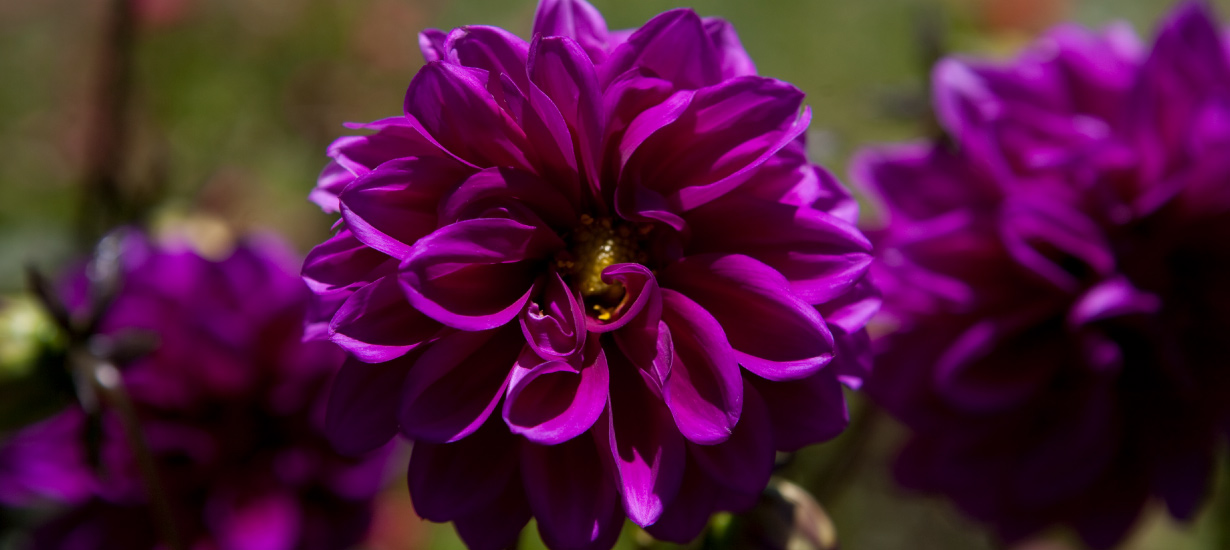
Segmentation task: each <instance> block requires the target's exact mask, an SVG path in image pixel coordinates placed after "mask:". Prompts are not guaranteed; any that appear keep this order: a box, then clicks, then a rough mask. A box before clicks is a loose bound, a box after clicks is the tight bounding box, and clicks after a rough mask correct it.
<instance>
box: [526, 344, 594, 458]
mask: <svg viewBox="0 0 1230 550" xmlns="http://www.w3.org/2000/svg"><path fill="white" fill-rule="evenodd" d="M588 348H589V349H588V350H586V353H585V355H586V357H585V364H584V365H581V367H580V368H578V367H574V366H572V365H570V364H568V363H566V362H564V361H543V360H542V358H540V357H538V356H537V355H536V354H534V352H532V351H530V348H529V347H526V349H525V351H523V352H522V353H521V357H520V358H519V359H518V360H517V364H516V366H515V367H514V368H513V372H512V377H511V379H510V382H509V384H508V396H507V398H506V399H505V400H504V421H505V422H506V423H507V424H508V429H509V430H511V431H512V433H515V434H520V435H523V436H525V438H526V439H529V440H530V441H533V442H535V443H541V444H543V445H555V444H558V443H563V442H564V441H567V440H569V439H572V438H574V437H577V436H579V435H581V434H582V433H584V432H585V431H586V430H589V427H590V426H593V425H594V422H595V421H596V420H598V415H600V414H602V410H603V409H604V408H605V407H606V400H607V387H608V383H607V378H608V373H607V361H606V354H605V353H604V352H603V351H602V346H601V344H599V343H598V341H597V340H596V339H594V340H592V341H591V344H590V345H589V346H588Z"/></svg>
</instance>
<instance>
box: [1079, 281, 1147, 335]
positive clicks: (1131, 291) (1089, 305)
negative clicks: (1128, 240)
mask: <svg viewBox="0 0 1230 550" xmlns="http://www.w3.org/2000/svg"><path fill="white" fill-rule="evenodd" d="M1161 307H1162V301H1161V299H1160V298H1158V297H1157V295H1155V294H1152V293H1149V292H1144V291H1142V290H1139V289H1137V288H1136V287H1134V286H1133V285H1132V283H1131V281H1128V280H1127V278H1126V277H1123V276H1117V277H1114V278H1111V279H1107V280H1105V281H1102V282H1101V283H1098V284H1097V285H1094V286H1093V287H1092V288H1090V289H1089V290H1087V291H1085V293H1084V294H1083V295H1081V297H1080V298H1079V299H1077V301H1076V303H1075V304H1073V305H1072V309H1071V310H1069V311H1068V324H1069V325H1070V326H1074V327H1077V326H1081V325H1085V324H1090V323H1096V322H1098V321H1102V320H1105V319H1110V318H1113V317H1119V316H1123V315H1139V314H1145V315H1148V314H1152V313H1157V311H1158V310H1160V309H1161Z"/></svg>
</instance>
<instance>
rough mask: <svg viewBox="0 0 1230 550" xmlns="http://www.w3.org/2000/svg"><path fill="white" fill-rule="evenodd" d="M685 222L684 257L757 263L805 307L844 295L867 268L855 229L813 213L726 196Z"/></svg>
mask: <svg viewBox="0 0 1230 550" xmlns="http://www.w3.org/2000/svg"><path fill="white" fill-rule="evenodd" d="M685 219H686V220H687V221H688V226H689V227H691V228H692V231H693V233H692V234H693V238H692V241H691V242H689V243H688V249H687V253H688V254H703V253H706V252H725V253H729V254H744V255H747V256H750V257H752V258H755V259H757V260H759V261H761V262H764V263H765V264H768V265H769V267H772V268H773V269H775V270H777V271H778V272H779V273H781V274H782V275H783V276H785V277H786V279H787V280H788V281H790V286H791V288H792V289H793V290H794V293H795V294H796V295H797V296H799V297H800V298H802V299H803V300H804V301H806V302H807V303H809V304H820V303H824V302H827V301H829V300H832V299H834V298H836V297H838V296H841V295H842V294H845V293H846V292H847V291H848V290H850V288H851V287H853V286H854V284H855V283H857V282H859V281H860V280H862V278H863V276H864V275H865V274H866V273H867V270H868V269H869V268H870V267H871V243H870V242H869V241H868V240H867V238H866V237H864V236H863V234H862V232H860V231H859V230H858V228H856V227H855V226H854V225H853V224H850V223H847V222H845V221H843V220H841V219H838V218H836V217H834V216H831V215H829V214H825V213H823V212H820V211H817V210H813V209H811V208H800V207H796V206H790V205H786V204H781V203H778V202H771V201H767V200H762V199H754V198H747V197H740V196H735V195H728V196H726V197H723V198H721V199H718V200H716V201H713V202H711V203H709V204H706V205H704V206H702V207H700V208H698V209H696V210H693V211H691V212H688V214H687V215H686V216H685ZM732 219H739V220H741V221H740V223H739V224H732V223H730V220H732Z"/></svg>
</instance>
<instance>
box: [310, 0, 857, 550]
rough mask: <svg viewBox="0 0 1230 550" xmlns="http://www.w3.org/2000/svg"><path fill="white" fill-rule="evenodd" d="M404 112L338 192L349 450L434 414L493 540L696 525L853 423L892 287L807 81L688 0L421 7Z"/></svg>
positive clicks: (421, 455) (467, 501)
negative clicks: (650, 7)
mask: <svg viewBox="0 0 1230 550" xmlns="http://www.w3.org/2000/svg"><path fill="white" fill-rule="evenodd" d="M420 41H421V45H422V50H423V55H424V57H425V58H426V60H427V64H426V65H425V66H424V67H423V68H422V69H421V70H420V71H419V72H418V74H417V75H416V76H415V77H414V79H413V81H412V82H411V83H410V86H409V89H408V91H407V92H406V101H405V113H404V115H402V116H397V117H393V118H389V119H385V120H381V121H377V122H374V123H371V124H365V125H357V126H355V128H365V129H368V130H370V131H372V133H371V134H370V135H366V136H360V137H345V138H341V139H339V140H338V141H336V142H334V144H333V145H332V146H331V148H330V149H329V153H330V156H331V157H332V159H333V162H331V163H330V164H329V166H328V167H327V168H326V169H325V170H324V172H323V173H322V175H321V179H320V182H319V185H318V186H317V188H316V190H315V191H314V192H313V194H312V198H313V200H314V201H316V202H317V203H318V204H320V205H321V206H322V207H323V208H324V209H325V210H326V211H328V212H340V213H341V220H340V221H339V222H338V224H337V226H336V234H335V235H334V236H333V238H331V239H330V240H328V241H326V242H325V243H323V244H321V245H319V246H318V247H316V249H315V250H313V251H312V252H311V253H310V254H309V256H308V258H307V261H306V263H305V265H304V269H303V273H304V277H305V278H306V280H307V281H308V283H309V285H310V286H311V287H312V289H313V290H314V291H315V292H316V294H317V296H318V298H319V303H318V304H317V305H318V312H317V313H318V314H317V317H316V319H315V321H314V322H313V324H312V327H311V332H312V333H313V334H316V335H318V336H321V337H327V338H329V339H330V340H332V341H333V342H336V343H337V344H339V345H340V346H342V347H343V348H345V349H346V350H347V351H349V352H350V354H351V355H352V359H351V360H350V361H349V362H348V363H347V364H346V365H345V366H344V367H343V370H342V371H341V374H340V375H339V377H338V379H337V382H336V385H335V386H334V393H333V398H332V401H331V403H330V407H329V427H330V433H331V434H332V436H333V438H334V440H335V442H336V443H337V445H338V446H339V448H342V449H344V450H347V451H349V452H356V453H358V452H362V451H365V450H367V449H371V448H375V447H378V446H380V445H382V444H384V443H385V442H386V441H388V440H389V439H390V438H392V437H393V436H394V435H395V434H397V433H399V432H400V433H402V434H404V435H405V436H406V437H408V438H410V439H412V440H414V442H415V444H414V445H415V446H414V451H413V455H412V458H411V461H410V467H409V485H410V493H411V495H412V497H413V500H414V504H415V507H416V509H417V511H418V513H419V514H420V515H422V516H423V517H424V518H427V519H430V520H433V521H441V522H443V521H452V522H454V523H455V525H456V528H457V530H458V531H459V533H460V534H461V536H462V538H463V539H464V540H465V541H466V543H467V544H469V545H470V546H471V547H474V548H502V547H504V546H506V545H508V544H509V543H510V542H511V541H513V540H515V539H516V537H517V536H518V533H519V532H520V531H521V529H522V527H523V526H524V525H525V524H526V522H527V521H528V520H529V519H530V517H531V516H532V517H535V518H537V521H538V527H539V532H540V533H541V535H542V537H543V539H544V540H545V541H546V543H547V545H548V546H549V547H551V548H553V549H557V550H558V549H566V548H599V549H601V548H608V547H610V546H611V545H612V544H613V542H614V540H615V538H616V537H617V536H618V533H619V531H620V528H621V526H622V525H623V522H624V518H625V517H627V518H630V519H631V520H632V521H633V522H635V523H636V524H638V525H641V526H644V527H646V528H647V529H648V530H649V532H650V533H652V534H654V535H655V536H657V537H660V538H663V539H667V540H673V541H687V540H690V539H691V538H693V537H695V536H696V534H697V533H698V532H699V531H700V530H701V528H702V527H703V525H704V524H705V522H706V521H707V519H708V517H709V515H710V514H711V513H712V512H713V511H715V510H721V509H742V508H745V507H748V506H750V505H751V504H753V503H754V502H755V499H756V497H757V495H758V494H759V493H760V491H761V490H762V489H763V488H764V486H765V484H766V482H767V481H768V477H769V473H770V470H771V469H772V466H773V462H774V454H775V451H779V450H781V451H793V450H796V449H798V448H800V447H803V446H805V445H808V444H811V443H815V442H819V441H824V440H826V439H829V438H831V437H833V436H835V435H836V434H838V433H839V432H841V431H842V429H843V428H844V426H845V425H846V421H847V416H846V409H845V403H844V400H843V396H842V389H841V387H842V382H846V383H856V382H857V381H858V380H860V379H861V376H862V375H863V374H864V372H865V370H866V367H867V364H866V361H867V359H868V355H869V350H868V346H867V338H866V335H865V332H864V331H863V329H862V327H863V325H864V324H865V323H866V321H867V320H868V318H869V317H870V316H871V315H872V314H873V313H874V311H875V310H876V308H877V307H878V296H877V295H876V294H875V293H874V292H873V290H872V288H871V287H870V285H869V284H868V283H867V281H866V273H867V271H868V269H869V263H870V260H871V256H870V250H871V247H870V244H869V242H868V241H867V239H866V238H864V236H863V235H862V234H861V233H860V232H859V231H858V230H857V229H855V227H854V225H853V224H854V222H855V216H856V210H857V209H856V206H855V203H854V201H853V200H852V199H851V197H850V196H849V194H848V193H847V192H846V191H845V190H844V189H843V188H842V187H841V186H840V184H839V183H838V182H837V181H836V180H835V179H834V178H833V177H832V176H830V175H829V174H828V173H827V172H825V171H824V170H823V169H821V168H819V167H817V166H814V165H812V164H810V163H809V162H808V161H807V159H806V156H805V147H804V142H803V134H804V131H805V130H806V128H807V125H808V122H809V111H808V110H806V109H803V108H802V102H803V94H802V93H801V92H800V91H799V90H798V89H796V88H794V87H793V86H791V85H789V84H786V83H784V82H781V81H778V80H773V79H770V78H763V77H759V76H756V74H755V70H754V67H753V65H752V62H751V60H750V59H749V58H748V56H747V53H746V52H745V51H744V50H743V48H742V46H741V45H740V44H739V40H738V38H737V37H736V35H735V33H734V30H733V29H732V28H731V26H730V24H729V23H727V22H725V21H722V20H718V19H704V18H700V17H698V16H697V15H696V14H695V13H694V12H692V11H691V10H674V11H670V12H666V13H663V14H661V15H659V16H657V17H655V18H653V19H652V20H650V21H649V22H647V23H646V24H645V25H644V26H642V27H641V28H639V29H634V30H629V31H608V30H607V28H606V23H605V22H604V21H603V19H602V17H601V16H600V15H599V13H598V12H597V11H596V10H595V9H594V8H593V7H591V6H590V5H589V4H586V3H585V2H583V1H581V0H545V1H543V2H542V3H541V4H540V5H539V8H538V12H537V16H536V18H535V22H534V29H533V39H532V40H531V41H529V42H526V41H524V40H522V39H521V38H518V37H516V36H514V35H512V34H510V33H508V32H507V31H504V30H502V29H498V28H493V27H482V26H471V27H462V28H458V29H454V30H452V31H451V32H447V33H445V32H442V31H436V30H429V31H425V32H424V33H422V35H421V38H420Z"/></svg>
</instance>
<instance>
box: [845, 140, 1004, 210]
mask: <svg viewBox="0 0 1230 550" xmlns="http://www.w3.org/2000/svg"><path fill="white" fill-rule="evenodd" d="M852 164H853V166H852V167H851V168H850V171H851V173H852V174H854V180H855V181H857V182H861V183H863V184H866V185H869V186H871V187H873V191H874V192H875V193H876V194H877V195H878V196H879V198H880V199H881V200H882V201H883V203H884V204H885V206H886V207H887V209H888V215H889V216H890V218H891V219H892V220H893V221H896V219H897V218H898V217H900V218H902V219H903V221H906V220H926V219H932V218H936V217H939V216H941V215H943V214H946V213H949V212H952V211H954V210H958V209H964V208H971V209H979V210H987V209H990V208H992V207H993V205H995V204H997V203H998V202H999V200H1000V197H1001V196H1002V190H1001V189H1000V187H999V185H998V184H996V183H995V182H994V181H993V180H991V179H988V178H986V177H985V176H982V175H980V174H979V173H978V172H977V171H976V170H974V169H973V168H972V167H971V166H969V162H968V161H966V160H965V159H963V158H962V157H960V156H959V155H957V154H955V153H953V152H952V151H951V150H949V149H948V148H946V147H936V146H931V145H929V144H927V145H924V144H909V145H897V146H888V147H880V148H873V149H864V150H862V151H860V152H859V153H858V155H857V156H856V157H855V158H854V161H853V163H852Z"/></svg>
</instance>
